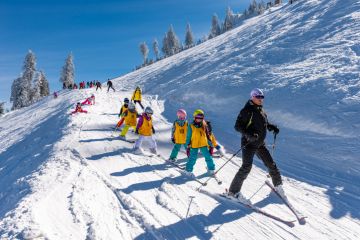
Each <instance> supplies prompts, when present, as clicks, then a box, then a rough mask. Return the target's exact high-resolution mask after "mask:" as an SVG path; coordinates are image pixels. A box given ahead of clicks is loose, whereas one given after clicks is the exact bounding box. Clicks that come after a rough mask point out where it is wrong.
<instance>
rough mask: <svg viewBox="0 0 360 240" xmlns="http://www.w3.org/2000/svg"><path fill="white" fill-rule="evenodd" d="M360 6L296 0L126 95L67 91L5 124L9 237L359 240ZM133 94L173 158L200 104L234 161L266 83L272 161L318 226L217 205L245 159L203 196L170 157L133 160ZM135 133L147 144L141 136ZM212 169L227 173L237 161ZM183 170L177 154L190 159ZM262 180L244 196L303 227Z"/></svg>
mask: <svg viewBox="0 0 360 240" xmlns="http://www.w3.org/2000/svg"><path fill="white" fill-rule="evenodd" d="M359 9H360V4H359V3H358V2H354V1H346V0H345V1H340V0H337V1H336V0H331V1H298V2H296V4H293V5H291V6H289V5H285V6H283V7H279V8H277V9H274V10H273V11H272V12H271V13H267V14H265V15H263V16H259V17H256V18H254V19H249V20H247V21H246V22H244V25H242V26H240V27H239V28H237V29H234V30H233V31H230V32H227V33H225V34H223V35H221V36H219V37H217V38H214V39H212V40H209V41H208V42H205V43H204V44H201V45H199V46H197V47H195V48H192V49H189V50H186V51H184V52H182V53H180V54H178V55H175V56H173V57H170V58H167V59H164V60H162V61H160V62H157V63H155V64H153V65H151V66H148V67H146V68H143V69H141V70H139V71H136V72H134V73H131V74H128V75H126V76H123V77H120V78H118V79H115V80H114V81H113V82H114V85H115V87H116V89H117V90H118V91H117V92H115V93H113V92H110V93H106V91H105V90H102V91H98V92H95V89H87V90H81V91H64V92H62V93H61V94H60V95H59V97H58V98H57V99H52V98H51V97H48V98H45V99H43V100H41V101H40V102H38V103H36V104H34V105H33V106H30V107H28V108H24V109H21V110H18V111H14V112H12V113H10V114H7V115H5V116H4V117H3V118H1V119H0V129H1V132H0V238H1V239H356V238H357V236H358V235H359V234H360V230H359V229H360V227H359V225H360V215H359V207H358V203H359V200H360V199H359V197H358V195H359V189H360V187H359V186H358V184H356V183H358V182H359V180H360V173H359V169H360V168H359V166H360V165H359V164H360V163H359V162H358V156H359V149H360V148H359V143H358V141H357V139H358V137H359V135H360V132H359V126H360V122H359V118H357V117H356V116H358V114H359V109H360V108H359V98H358V97H359V78H358V76H359V72H360V71H359V48H358V47H359V45H358V43H359V42H360V41H359V40H360V39H359V35H358V34H357V33H358V32H359V31H358V30H359V24H360V23H359V21H354V19H358V16H357V15H358V14H357V12H359ZM329 19H332V21H330V20H329ZM136 85H140V86H141V87H142V88H143V91H144V93H145V95H144V96H143V98H144V104H145V105H146V106H151V107H152V108H153V109H154V113H155V114H154V125H155V129H156V135H155V136H156V138H157V142H158V147H159V152H160V153H161V155H162V156H164V157H167V156H169V154H170V151H171V148H172V144H171V141H170V129H171V125H172V121H173V120H174V118H175V112H176V109H177V108H179V107H184V108H185V109H186V110H187V111H188V115H189V116H191V113H192V111H193V110H194V109H196V108H203V109H204V110H205V113H206V117H207V118H208V119H210V120H212V122H213V125H214V132H215V134H216V136H217V138H218V139H219V141H220V142H221V143H223V144H224V145H225V148H226V149H228V150H229V154H228V157H230V156H231V152H235V151H236V150H237V149H238V148H239V135H238V134H237V133H235V132H234V130H233V124H234V121H235V118H236V116H237V114H238V111H239V110H240V109H241V107H242V106H243V104H244V103H245V101H246V100H247V99H248V92H249V91H250V89H251V88H253V87H254V86H259V87H262V88H264V89H265V93H266V100H265V109H266V110H267V112H268V114H269V117H270V119H271V120H273V121H274V122H275V123H276V124H278V125H279V127H280V129H281V131H280V135H279V136H278V139H277V144H276V149H275V152H274V156H275V159H276V162H277V164H278V166H279V168H280V170H281V172H282V174H283V177H284V188H285V191H286V193H287V196H288V198H289V200H290V201H291V203H292V205H294V207H295V208H296V209H298V210H299V211H300V212H301V213H302V214H304V215H305V216H307V219H306V220H307V223H306V224H305V225H299V224H295V226H294V227H292V228H291V227H289V226H286V225H284V224H282V223H279V222H278V221H275V220H273V219H270V218H268V217H266V216H262V215H260V214H257V213H254V212H253V211H251V210H249V209H247V208H241V207H239V206H238V205H234V204H231V203H229V202H227V201H222V200H221V199H219V198H216V197H214V196H215V194H216V193H221V192H223V191H224V187H228V186H229V184H230V182H231V180H232V177H233V176H234V174H235V173H236V171H237V170H238V167H239V165H240V164H241V158H239V157H235V158H234V159H233V161H231V162H230V163H229V164H228V165H226V166H225V167H224V168H223V169H222V171H220V172H219V174H218V176H219V178H221V180H223V184H222V186H219V185H217V184H216V182H215V181H213V180H211V181H210V182H209V184H208V186H206V187H205V189H204V191H202V192H198V191H196V189H197V188H198V187H199V184H198V183H196V182H194V181H191V180H190V179H188V178H186V177H184V176H183V175H182V174H180V173H179V172H178V171H177V170H176V169H174V167H173V166H172V165H171V164H169V163H167V162H165V161H164V160H163V159H162V158H160V157H146V156H139V155H134V154H133V152H132V150H131V148H132V144H130V143H128V142H124V141H121V140H119V139H118V138H117V137H114V136H112V133H113V127H114V126H115V124H116V122H117V120H118V117H117V114H118V111H119V109H120V101H121V100H122V99H123V98H124V97H131V94H132V91H133V89H134V87H135V86H136ZM120 90H121V91H120ZM92 93H94V94H95V96H96V105H94V106H87V107H85V108H86V109H87V110H88V111H89V113H88V114H76V115H73V116H70V115H69V113H70V111H71V110H72V109H73V107H74V104H75V103H76V102H77V101H80V100H81V99H85V98H86V97H88V96H89V95H91V94H92ZM189 118H190V117H189ZM118 134H119V133H118V132H117V133H116V135H118ZM128 137H129V139H135V138H136V136H135V134H133V133H132V132H131V131H129V133H128ZM271 137H272V136H271V135H269V139H268V140H269V141H268V144H271V143H272V138H271ZM214 161H215V164H216V166H217V167H219V166H221V165H222V164H223V163H225V162H226V161H227V160H226V159H223V158H217V159H215V160H214ZM185 162H186V156H185V154H184V153H183V152H180V154H179V163H180V164H181V165H183V164H184V163H185ZM205 172H206V168H205V163H204V160H203V159H202V158H199V159H198V162H197V164H196V166H195V169H194V173H195V175H196V176H198V177H199V178H200V179H203V180H204V179H206V175H205ZM265 180H266V171H265V169H264V167H263V165H262V163H260V162H259V161H258V160H255V161H254V167H253V169H252V172H251V173H250V175H249V177H248V179H247V180H246V181H245V183H244V186H243V189H242V190H243V193H244V195H245V196H247V197H249V198H251V201H252V202H253V203H254V204H255V205H256V206H257V207H259V208H261V209H263V210H264V211H268V212H271V213H273V214H275V215H277V216H279V217H281V218H285V219H289V220H295V218H294V216H293V215H292V213H291V212H290V211H289V209H288V208H287V207H286V206H285V205H284V203H283V202H282V201H281V200H280V199H279V198H278V197H277V196H276V195H275V194H274V193H272V192H271V191H270V189H269V188H268V187H266V186H264V181H265ZM354 183H355V184H354ZM204 192H206V193H208V194H204Z"/></svg>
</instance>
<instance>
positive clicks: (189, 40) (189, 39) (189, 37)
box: [185, 23, 194, 48]
mask: <svg viewBox="0 0 360 240" xmlns="http://www.w3.org/2000/svg"><path fill="white" fill-rule="evenodd" d="M193 45H194V36H193V33H192V31H191V27H190V23H188V24H187V25H186V34H185V48H190V47H192V46H193Z"/></svg>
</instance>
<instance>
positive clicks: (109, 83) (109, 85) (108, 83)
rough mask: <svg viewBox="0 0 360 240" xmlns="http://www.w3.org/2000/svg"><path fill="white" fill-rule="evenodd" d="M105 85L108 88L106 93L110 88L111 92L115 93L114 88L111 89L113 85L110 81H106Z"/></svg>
mask: <svg viewBox="0 0 360 240" xmlns="http://www.w3.org/2000/svg"><path fill="white" fill-rule="evenodd" d="M106 84H107V86H108V89H107V92H109V90H110V88H111V89H112V90H114V92H115V88H114V87H113V83H112V81H111V80H110V79H108V81H107V83H106Z"/></svg>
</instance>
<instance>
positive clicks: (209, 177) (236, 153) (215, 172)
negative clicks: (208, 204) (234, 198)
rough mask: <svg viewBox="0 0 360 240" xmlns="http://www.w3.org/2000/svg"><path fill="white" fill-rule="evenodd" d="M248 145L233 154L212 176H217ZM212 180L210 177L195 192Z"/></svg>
mask: <svg viewBox="0 0 360 240" xmlns="http://www.w3.org/2000/svg"><path fill="white" fill-rule="evenodd" d="M248 144H249V143H247V144H245V145H244V146H242V147H241V148H240V149H239V150H238V151H237V152H236V153H234V154H233V155H232V156H231V158H229V160H227V161H226V162H225V163H224V164H223V165H222V166H221V167H220V168H219V169H218V170H216V171H215V172H214V175H215V174H217V173H218V172H219V171H220V170H221V169H222V168H223V167H224V166H225V165H226V164H228V163H229V162H230V161H231V159H233V158H234V157H235V156H236V155H238V153H239V152H240V151H241V150H243V149H244V148H245V147H246V146H247V145H248ZM212 178H213V177H211V176H210V177H209V178H208V179H207V180H206V181H205V182H204V184H203V185H201V186H200V187H198V189H197V191H199V190H200V189H201V187H202V186H205V185H206V184H207V182H208V181H210V179H212Z"/></svg>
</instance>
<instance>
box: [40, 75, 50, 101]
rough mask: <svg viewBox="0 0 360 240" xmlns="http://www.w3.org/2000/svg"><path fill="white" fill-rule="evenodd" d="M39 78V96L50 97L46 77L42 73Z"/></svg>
mask: <svg viewBox="0 0 360 240" xmlns="http://www.w3.org/2000/svg"><path fill="white" fill-rule="evenodd" d="M39 78H40V96H41V97H45V96H49V95H50V88H49V82H48V80H47V79H46V76H45V74H44V72H43V71H40V73H39Z"/></svg>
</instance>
